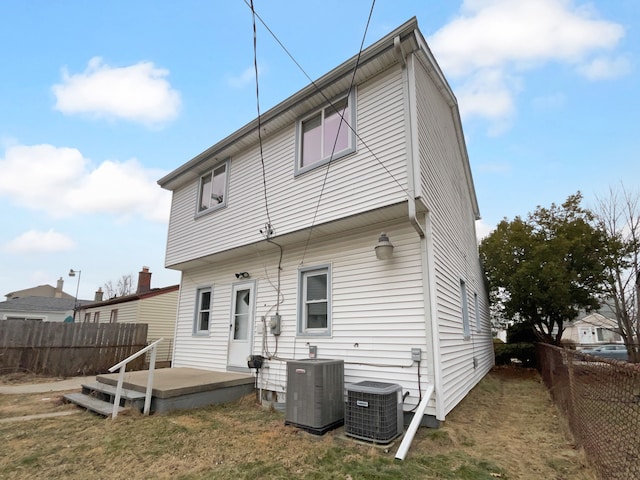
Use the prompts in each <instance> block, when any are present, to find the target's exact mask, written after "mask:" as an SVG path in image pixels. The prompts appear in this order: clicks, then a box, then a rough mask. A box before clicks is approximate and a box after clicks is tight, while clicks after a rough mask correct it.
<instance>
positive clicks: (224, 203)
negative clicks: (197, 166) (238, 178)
mask: <svg viewBox="0 0 640 480" xmlns="http://www.w3.org/2000/svg"><path fill="white" fill-rule="evenodd" d="M222 166H224V171H225V178H224V195H223V199H222V202H221V203H219V204H217V205H214V206H212V207H208V208H203V209H200V205H201V200H202V199H201V198H200V197H201V194H202V179H203V178H204V177H206V176H209V177H210V178H211V183H212V184H213V173H214V172H215V171H216V170H217V169H218V168H220V167H222ZM230 166H231V159H230V158H227V159H226V160H223V161H222V162H218V163H216V164H215V165H214V166H213V167H212V168H210V169H209V170H207V171H205V172H203V173H202V174H200V175H199V176H198V189H197V190H196V217H201V216H202V215H207V214H208V213H211V212H215V211H217V210H220V209H222V208H225V207H226V206H227V199H228V197H229V173H230V170H229V168H230Z"/></svg>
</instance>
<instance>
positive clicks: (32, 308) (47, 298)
mask: <svg viewBox="0 0 640 480" xmlns="http://www.w3.org/2000/svg"><path fill="white" fill-rule="evenodd" d="M63 286H64V280H63V279H62V278H60V279H58V282H57V284H56V286H55V287H52V286H51V285H39V286H37V287H32V288H26V289H24V290H18V291H15V292H11V293H8V294H6V295H5V298H6V299H7V300H6V301H4V302H0V320H36V321H42V322H72V321H73V308H74V306H75V303H76V300H75V297H74V296H73V295H69V294H68V293H65V292H63V291H62V288H63ZM82 302H84V300H80V301H79V303H82Z"/></svg>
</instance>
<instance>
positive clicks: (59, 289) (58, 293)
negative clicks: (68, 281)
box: [55, 277, 64, 298]
mask: <svg viewBox="0 0 640 480" xmlns="http://www.w3.org/2000/svg"><path fill="white" fill-rule="evenodd" d="M63 286H64V280H63V279H62V277H60V278H59V279H58V284H57V285H56V293H55V298H62V287H63Z"/></svg>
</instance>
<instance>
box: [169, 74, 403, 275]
mask: <svg viewBox="0 0 640 480" xmlns="http://www.w3.org/2000/svg"><path fill="white" fill-rule="evenodd" d="M402 95H403V88H402V74H401V69H400V67H394V68H392V69H389V70H387V71H385V72H384V74H383V75H379V76H378V77H375V78H374V79H372V80H370V81H368V82H365V83H363V84H361V85H359V86H358V89H357V95H356V97H357V98H356V101H355V102H354V105H355V107H356V109H357V115H356V116H357V119H358V127H357V129H358V134H359V135H360V137H361V138H362V140H364V142H366V144H367V146H368V147H369V148H367V147H365V146H364V145H362V144H361V142H360V141H359V140H357V142H358V143H359V145H358V148H357V152H356V153H354V154H353V155H350V156H349V158H348V159H345V160H344V161H340V162H335V163H333V162H332V163H331V166H330V168H329V173H328V175H326V184H325V186H324V191H323V193H322V203H321V208H320V209H319V210H318V214H317V216H316V217H315V224H316V225H318V224H323V223H326V222H330V221H332V220H336V219H340V218H344V217H348V216H350V215H355V214H358V213H362V212H366V211H371V210H374V209H377V208H381V207H384V206H388V205H393V204H396V203H398V202H404V201H406V193H405V191H404V189H406V150H405V137H404V126H403V122H404V109H403V103H402ZM381 118H384V119H385V121H384V122H381V121H380V119H381ZM295 143H296V124H295V122H294V123H291V124H290V125H289V126H288V127H286V128H284V129H283V130H280V131H277V132H269V134H265V136H264V138H263V157H264V158H265V179H264V181H265V182H266V184H267V191H268V199H269V211H270V215H271V221H272V223H273V225H274V226H275V227H276V229H277V234H278V235H284V234H287V233H290V232H294V231H297V230H301V229H304V228H307V227H309V226H310V225H311V222H312V221H313V219H314V213H315V211H316V206H317V204H318V199H319V196H320V192H321V190H322V188H323V183H324V182H325V174H326V168H327V167H326V166H323V167H320V168H315V169H313V170H312V171H309V172H307V173H305V174H304V175H299V176H295V171H294V161H293V159H294V158H295V151H296V147H295ZM371 152H374V154H375V157H374V154H372V153H371ZM391 175H393V178H392V177H391ZM198 183H199V182H198V180H194V181H191V182H190V183H189V184H186V185H184V186H182V187H180V188H178V189H176V190H175V191H174V192H173V199H172V204H171V217H170V222H169V230H168V238H167V252H166V260H165V264H166V265H167V266H175V265H178V264H180V263H182V262H186V261H188V260H193V259H197V258H201V257H206V256H207V255H212V254H215V253H218V252H221V251H225V250H231V249H233V248H236V247H239V246H242V245H247V244H251V243H255V242H260V241H262V240H264V237H263V236H262V235H261V234H260V229H261V228H263V227H264V223H265V210H264V184H263V178H262V167H261V161H260V151H259V147H258V145H255V146H254V147H252V148H251V149H249V150H247V151H244V152H242V153H239V154H237V155H234V157H233V158H232V159H231V161H230V166H229V175H228V190H227V198H228V201H227V205H226V208H224V209H221V210H218V211H216V213H215V214H214V215H203V216H198V217H197V218H194V216H193V211H194V201H195V199H196V198H197V195H198ZM239 218H241V219H242V221H238V219H239ZM220 232H224V235H221V234H220Z"/></svg>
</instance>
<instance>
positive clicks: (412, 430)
mask: <svg viewBox="0 0 640 480" xmlns="http://www.w3.org/2000/svg"><path fill="white" fill-rule="evenodd" d="M433 390H434V387H433V385H427V391H426V392H425V393H424V396H423V397H422V401H421V402H420V405H418V408H417V409H416V413H415V414H414V415H413V420H411V423H410V424H409V428H408V429H407V433H405V434H404V438H403V439H402V443H401V444H400V447H399V448H398V451H397V452H396V458H397V459H398V460H404V457H406V456H407V452H408V451H409V447H410V446H411V442H413V437H415V435H416V432H417V431H418V427H419V426H420V422H421V421H422V417H423V416H424V412H425V410H426V409H427V404H428V403H429V399H430V398H431V395H432V394H433Z"/></svg>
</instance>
